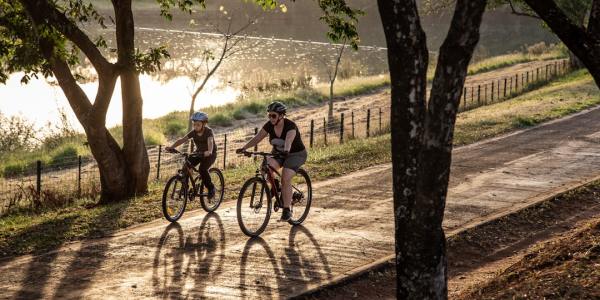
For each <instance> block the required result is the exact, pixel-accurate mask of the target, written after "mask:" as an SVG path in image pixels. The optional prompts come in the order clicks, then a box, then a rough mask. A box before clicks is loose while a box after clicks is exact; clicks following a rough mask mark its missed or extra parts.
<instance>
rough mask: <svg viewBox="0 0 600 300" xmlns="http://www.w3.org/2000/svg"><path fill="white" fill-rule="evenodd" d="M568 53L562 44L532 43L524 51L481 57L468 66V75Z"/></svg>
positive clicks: (556, 57)
mask: <svg viewBox="0 0 600 300" xmlns="http://www.w3.org/2000/svg"><path fill="white" fill-rule="evenodd" d="M567 57H568V53H567V52H566V50H565V48H564V47H563V46H562V45H553V46H550V47H548V46H545V44H544V45H534V46H532V47H530V49H528V51H524V52H516V53H510V54H505V55H499V56H494V57H490V58H486V59H483V60H481V61H478V62H476V63H473V64H471V65H470V66H469V70H468V73H467V74H468V75H475V74H479V73H484V72H489V71H493V70H497V69H501V68H504V67H508V66H512V65H516V64H522V63H527V62H532V61H540V60H541V61H543V60H552V59H559V58H567Z"/></svg>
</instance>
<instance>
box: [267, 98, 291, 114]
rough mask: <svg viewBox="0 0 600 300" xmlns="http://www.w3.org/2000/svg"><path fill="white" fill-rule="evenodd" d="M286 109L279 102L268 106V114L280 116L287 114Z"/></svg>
mask: <svg viewBox="0 0 600 300" xmlns="http://www.w3.org/2000/svg"><path fill="white" fill-rule="evenodd" d="M286 109H287V107H285V104H283V103H281V102H279V101H275V102H273V103H271V104H269V106H267V112H276V113H278V114H285V112H286Z"/></svg>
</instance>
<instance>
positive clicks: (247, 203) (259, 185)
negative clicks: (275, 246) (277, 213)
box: [237, 177, 271, 237]
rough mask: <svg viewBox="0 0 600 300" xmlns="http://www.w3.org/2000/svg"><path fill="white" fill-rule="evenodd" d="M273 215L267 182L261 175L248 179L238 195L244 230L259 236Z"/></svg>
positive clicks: (238, 217)
mask: <svg viewBox="0 0 600 300" xmlns="http://www.w3.org/2000/svg"><path fill="white" fill-rule="evenodd" d="M270 217H271V195H270V192H269V188H268V186H267V183H266V182H265V181H264V180H263V179H262V178H259V177H254V178H250V179H248V181H246V183H244V186H242V189H241V190H240V195H239V196H238V202H237V219H238V224H239V225H240V229H242V232H243V233H244V234H245V235H247V236H251V237H255V236H259V235H260V234H261V233H262V232H263V231H264V230H265V228H266V227H267V224H268V223H269V218H270Z"/></svg>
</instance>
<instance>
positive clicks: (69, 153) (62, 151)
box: [50, 144, 79, 165]
mask: <svg viewBox="0 0 600 300" xmlns="http://www.w3.org/2000/svg"><path fill="white" fill-rule="evenodd" d="M78 155H79V149H77V147H76V146H75V145H68V144H67V145H65V146H62V147H61V148H59V149H57V150H56V151H54V153H53V154H52V155H51V159H50V164H52V165H64V164H65V163H66V162H67V161H69V160H70V161H74V159H75V158H76V157H77V156H78Z"/></svg>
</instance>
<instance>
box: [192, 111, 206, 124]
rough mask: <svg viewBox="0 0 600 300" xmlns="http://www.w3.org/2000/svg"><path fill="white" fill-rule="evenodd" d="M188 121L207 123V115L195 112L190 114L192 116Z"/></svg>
mask: <svg viewBox="0 0 600 300" xmlns="http://www.w3.org/2000/svg"><path fill="white" fill-rule="evenodd" d="M190 120H192V121H202V122H207V121H208V115H207V114H206V113H203V112H201V111H197V112H195V113H193V114H192V116H191V117H190Z"/></svg>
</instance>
